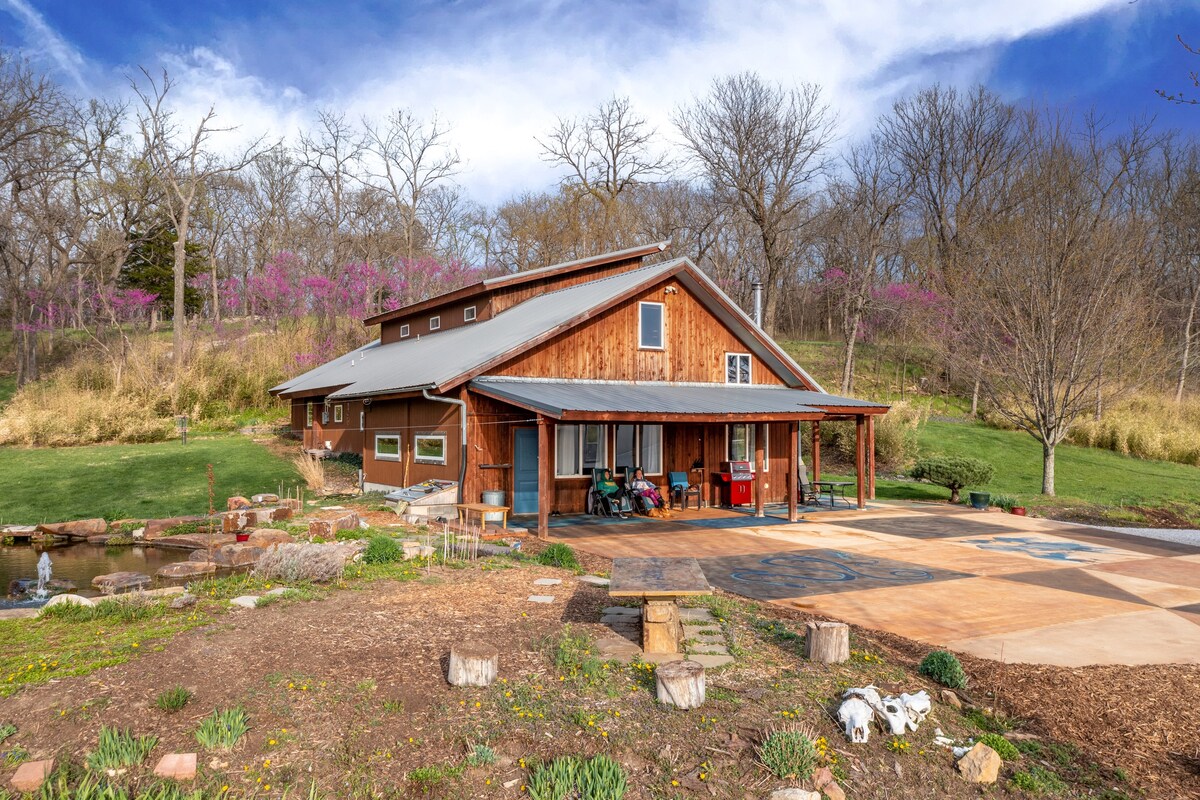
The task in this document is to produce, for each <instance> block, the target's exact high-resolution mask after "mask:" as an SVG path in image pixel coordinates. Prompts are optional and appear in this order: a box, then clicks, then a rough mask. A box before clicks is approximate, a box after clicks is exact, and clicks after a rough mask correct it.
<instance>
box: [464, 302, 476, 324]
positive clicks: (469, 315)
mask: <svg viewBox="0 0 1200 800" xmlns="http://www.w3.org/2000/svg"><path fill="white" fill-rule="evenodd" d="M474 321H475V306H467V307H466V308H464V309H463V322H474Z"/></svg>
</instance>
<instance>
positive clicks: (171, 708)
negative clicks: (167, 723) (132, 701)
mask: <svg viewBox="0 0 1200 800" xmlns="http://www.w3.org/2000/svg"><path fill="white" fill-rule="evenodd" d="M191 699H192V693H191V692H189V691H188V690H187V689H185V688H183V687H182V686H176V687H175V688H173V689H167V690H165V691H163V692H161V693H160V694H159V695H158V697H156V698H154V705H156V706H158V707H159V708H161V709H162V710H163V711H166V712H167V713H168V714H174V713H175V712H176V711H180V710H181V709H182V708H183V707H184V706H186V705H187V704H188V701H189V700H191Z"/></svg>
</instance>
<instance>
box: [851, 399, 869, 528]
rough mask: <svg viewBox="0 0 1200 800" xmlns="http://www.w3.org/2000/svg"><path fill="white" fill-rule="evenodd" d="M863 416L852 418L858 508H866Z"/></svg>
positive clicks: (865, 456) (865, 455)
mask: <svg viewBox="0 0 1200 800" xmlns="http://www.w3.org/2000/svg"><path fill="white" fill-rule="evenodd" d="M864 427H865V425H864V424H863V415H862V414H858V415H857V416H855V417H854V471H855V473H856V474H857V476H858V486H857V487H856V488H857V491H858V507H859V508H866V507H867V484H866V477H867V466H866V458H867V454H866V449H867V448H866V444H867V442H866V436H864V431H863V428H864Z"/></svg>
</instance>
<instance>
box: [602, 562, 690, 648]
mask: <svg viewBox="0 0 1200 800" xmlns="http://www.w3.org/2000/svg"><path fill="white" fill-rule="evenodd" d="M608 594H609V597H621V598H625V597H637V598H640V599H641V600H642V602H643V606H642V650H643V652H646V653H679V652H682V649H681V648H682V645H683V623H682V622H681V621H680V619H679V603H678V601H679V599H680V598H681V597H696V596H698V595H705V594H712V587H711V586H709V585H708V580H707V579H706V578H705V577H704V573H703V572H702V571H701V570H700V564H699V562H697V561H696V559H694V558H614V559H613V565H612V578H611V579H610V581H609V586H608Z"/></svg>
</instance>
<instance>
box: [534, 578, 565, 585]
mask: <svg viewBox="0 0 1200 800" xmlns="http://www.w3.org/2000/svg"><path fill="white" fill-rule="evenodd" d="M561 583H562V578H538V579H537V580H536V581H534V582H533V585H534V586H558V585H559V584H561Z"/></svg>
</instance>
